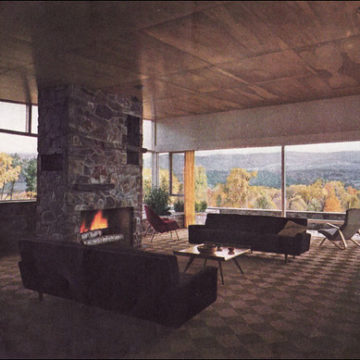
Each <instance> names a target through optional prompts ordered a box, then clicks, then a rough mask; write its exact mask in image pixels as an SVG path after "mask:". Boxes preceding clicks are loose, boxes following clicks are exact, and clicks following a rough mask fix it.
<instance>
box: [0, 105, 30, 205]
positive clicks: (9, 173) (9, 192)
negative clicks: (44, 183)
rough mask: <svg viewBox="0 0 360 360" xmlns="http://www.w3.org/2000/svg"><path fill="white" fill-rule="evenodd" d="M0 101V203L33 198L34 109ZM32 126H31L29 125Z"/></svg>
mask: <svg viewBox="0 0 360 360" xmlns="http://www.w3.org/2000/svg"><path fill="white" fill-rule="evenodd" d="M29 106H30V105H24V104H15V103H8V102H0V200H3V201H4V200H5V201H9V200H23V199H33V198H35V197H36V175H37V135H36V133H35V131H36V132H37V107H35V106H32V110H34V108H35V110H34V112H32V120H33V121H27V114H29V113H30V112H29V111H28V110H29ZM30 124H31V126H30Z"/></svg>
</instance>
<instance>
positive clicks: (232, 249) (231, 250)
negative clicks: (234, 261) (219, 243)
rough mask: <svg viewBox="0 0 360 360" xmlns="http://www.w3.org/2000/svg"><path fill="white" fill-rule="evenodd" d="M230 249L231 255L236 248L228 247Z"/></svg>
mask: <svg viewBox="0 0 360 360" xmlns="http://www.w3.org/2000/svg"><path fill="white" fill-rule="evenodd" d="M228 250H229V254H230V255H231V254H233V253H234V248H233V247H228Z"/></svg>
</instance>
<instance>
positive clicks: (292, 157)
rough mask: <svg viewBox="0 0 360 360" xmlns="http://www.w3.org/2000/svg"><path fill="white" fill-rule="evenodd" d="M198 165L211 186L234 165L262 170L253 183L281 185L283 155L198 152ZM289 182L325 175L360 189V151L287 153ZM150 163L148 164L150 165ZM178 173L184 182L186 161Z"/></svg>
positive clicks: (177, 166)
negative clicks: (204, 171)
mask: <svg viewBox="0 0 360 360" xmlns="http://www.w3.org/2000/svg"><path fill="white" fill-rule="evenodd" d="M195 158H196V166H203V167H204V168H205V169H206V174H207V181H208V185H209V186H210V187H214V186H215V185H216V184H217V183H225V182H226V178H227V177H228V175H229V173H230V170H231V169H232V168H236V167H237V168H243V169H246V170H248V171H254V170H256V171H258V175H257V177H256V178H253V179H251V180H250V184H251V185H262V186H270V187H276V188H280V187H281V154H280V152H279V153H253V154H252V153H249V154H209V155H196V153H195ZM285 163H286V183H287V185H292V184H304V185H309V184H311V183H313V182H314V181H316V180H317V179H319V178H321V179H323V180H325V181H331V180H339V181H342V182H343V183H344V184H345V185H346V186H349V185H351V186H353V187H356V188H358V189H359V188H360V151H337V152H327V153H325V152H296V151H288V152H287V153H286V160H285ZM146 165H147V164H144V166H146ZM160 167H162V168H168V164H167V162H166V160H165V159H160ZM173 168H174V172H175V175H176V176H177V177H178V178H179V180H180V181H182V178H183V176H182V171H183V161H178V160H177V159H176V158H174V160H173Z"/></svg>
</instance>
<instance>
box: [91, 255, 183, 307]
mask: <svg viewBox="0 0 360 360" xmlns="http://www.w3.org/2000/svg"><path fill="white" fill-rule="evenodd" d="M88 260H89V262H88V264H87V271H88V276H89V279H88V281H89V298H90V299H91V304H93V305H97V306H101V307H103V308H107V309H113V310H120V311H126V312H129V313H131V312H132V311H135V310H134V309H136V308H137V307H138V306H141V302H142V301H145V300H147V301H150V302H151V301H153V299H155V298H156V297H158V296H159V294H161V293H162V292H163V291H164V290H165V289H166V288H168V287H170V286H174V285H176V283H177V282H178V279H179V270H178V266H177V260H176V257H175V256H173V255H163V254H151V253H145V252H143V251H138V250H134V249H128V250H123V249H122V250H117V249H116V250H115V249H105V248H102V249H96V248H92V251H91V252H90V255H89V258H88Z"/></svg>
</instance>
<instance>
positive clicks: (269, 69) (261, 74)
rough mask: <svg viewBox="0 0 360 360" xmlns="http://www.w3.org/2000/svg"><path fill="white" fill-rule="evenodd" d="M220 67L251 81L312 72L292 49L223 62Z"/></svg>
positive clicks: (256, 81) (255, 81)
mask: <svg viewBox="0 0 360 360" xmlns="http://www.w3.org/2000/svg"><path fill="white" fill-rule="evenodd" d="M219 67H220V68H222V69H224V70H226V71H228V72H230V73H232V74H234V75H235V76H239V77H240V78H242V79H244V80H246V81H247V82H249V83H258V82H262V81H269V80H274V79H279V78H287V77H295V76H304V75H308V74H309V73H311V71H310V70H309V68H308V67H307V65H306V64H305V63H304V62H303V61H302V60H301V58H299V56H298V55H297V54H296V53H295V52H294V51H292V50H285V51H281V52H276V53H271V54H266V55H261V56H257V57H253V58H249V59H243V60H240V61H237V62H233V63H227V64H221V65H219Z"/></svg>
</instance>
